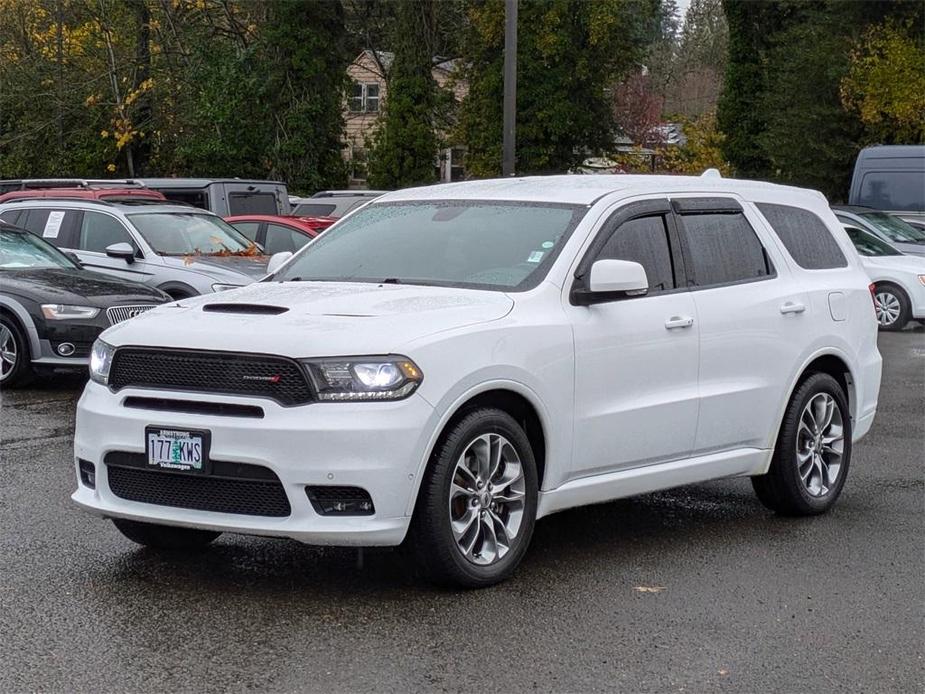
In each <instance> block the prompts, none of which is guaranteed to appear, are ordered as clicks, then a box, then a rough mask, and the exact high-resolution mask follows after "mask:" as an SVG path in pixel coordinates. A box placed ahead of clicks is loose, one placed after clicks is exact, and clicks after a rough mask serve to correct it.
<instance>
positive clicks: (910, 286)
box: [845, 224, 925, 330]
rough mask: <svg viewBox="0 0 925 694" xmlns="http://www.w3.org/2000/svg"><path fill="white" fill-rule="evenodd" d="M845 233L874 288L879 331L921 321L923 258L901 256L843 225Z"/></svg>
mask: <svg viewBox="0 0 925 694" xmlns="http://www.w3.org/2000/svg"><path fill="white" fill-rule="evenodd" d="M845 231H847V232H848V236H850V237H851V241H852V243H854V247H855V248H856V249H857V251H858V255H860V256H861V264H862V265H863V266H864V269H865V270H867V274H868V275H870V279H871V281H872V282H873V283H874V285H875V289H874V305H875V307H876V310H877V321H878V322H879V323H880V329H881V330H902V329H903V328H904V327H905V326H906V323H908V322H909V321H910V320H919V321H921V320H925V258H923V257H920V256H915V255H905V254H904V253H902V252H901V251H899V250H897V249H896V248H894V247H893V246H891V245H890V244H888V243H887V242H886V241H881V240H880V239H878V238H877V237H876V236H874V235H873V234H871V233H869V232H867V231H864V230H862V229H858V228H857V227H853V226H850V225H847V224H846V225H845Z"/></svg>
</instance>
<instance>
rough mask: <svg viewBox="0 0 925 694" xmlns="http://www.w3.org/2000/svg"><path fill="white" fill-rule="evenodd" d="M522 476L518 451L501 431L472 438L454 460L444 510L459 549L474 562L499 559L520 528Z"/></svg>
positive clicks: (522, 508) (523, 495)
mask: <svg viewBox="0 0 925 694" xmlns="http://www.w3.org/2000/svg"><path fill="white" fill-rule="evenodd" d="M525 494H526V479H525V477H524V471H523V465H522V463H521V460H520V456H519V455H518V454H517V450H516V449H515V448H514V446H513V445H512V444H511V442H510V441H508V440H507V439H506V438H505V437H504V436H501V435H500V434H483V435H481V436H479V437H477V438H475V439H474V440H472V441H471V442H470V443H469V444H468V445H467V446H466V448H465V449H464V450H463V453H462V455H460V456H459V459H458V460H457V461H456V468H455V470H454V471H453V480H452V483H451V485H450V496H449V512H450V525H451V528H452V531H453V538H454V539H455V540H456V546H457V549H458V550H459V552H460V553H461V554H462V555H463V556H464V557H465V558H466V559H467V560H468V561H470V562H472V563H473V564H477V565H479V566H487V565H489V564H493V563H494V562H496V561H498V560H500V559H502V558H503V557H504V555H506V554H507V553H508V552H509V551H510V550H511V547H512V543H513V542H514V540H515V539H516V538H517V535H518V533H519V532H520V529H521V524H522V521H523V514H524V502H525Z"/></svg>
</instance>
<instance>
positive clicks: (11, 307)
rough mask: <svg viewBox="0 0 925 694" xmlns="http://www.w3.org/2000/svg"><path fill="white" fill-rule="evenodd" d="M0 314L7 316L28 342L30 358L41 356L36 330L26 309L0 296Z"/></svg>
mask: <svg viewBox="0 0 925 694" xmlns="http://www.w3.org/2000/svg"><path fill="white" fill-rule="evenodd" d="M0 313H2V314H3V315H6V316H9V317H10V319H11V320H13V321H15V322H16V324H17V325H18V326H19V329H20V330H22V332H23V334H24V335H25V336H26V339H27V340H28V341H29V356H30V358H31V359H36V358H37V357H36V355H41V353H42V345H41V344H40V342H39V333H38V329H37V328H36V327H35V321H33V320H32V316H30V315H29V312H28V311H27V310H26V308H25V307H24V306H23V305H22V304H20V303H19V302H18V301H15V300H13V299H11V298H10V297H8V296H2V295H0Z"/></svg>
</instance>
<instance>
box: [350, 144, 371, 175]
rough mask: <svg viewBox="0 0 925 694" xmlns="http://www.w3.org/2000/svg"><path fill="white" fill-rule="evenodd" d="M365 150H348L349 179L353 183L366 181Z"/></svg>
mask: <svg viewBox="0 0 925 694" xmlns="http://www.w3.org/2000/svg"><path fill="white" fill-rule="evenodd" d="M366 161H367V160H366V150H365V149H362V148H361V147H352V148H351V150H350V162H349V165H350V178H351V179H353V180H354V181H365V180H366Z"/></svg>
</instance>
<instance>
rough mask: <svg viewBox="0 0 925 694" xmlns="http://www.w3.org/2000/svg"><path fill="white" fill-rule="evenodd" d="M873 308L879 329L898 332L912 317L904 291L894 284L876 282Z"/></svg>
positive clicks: (910, 307)
mask: <svg viewBox="0 0 925 694" xmlns="http://www.w3.org/2000/svg"><path fill="white" fill-rule="evenodd" d="M874 309H875V310H876V312H877V323H878V324H879V326H880V329H881V330H885V331H887V332H898V331H900V330H902V329H903V328H905V327H906V323H908V322H909V320H910V319H911V318H912V306H911V305H910V303H909V297H908V296H906V292H904V291H903V290H902V289H900V288H899V287H897V286H896V285H894V284H889V283H883V284H878V285H877V286H876V288H875V289H874Z"/></svg>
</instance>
